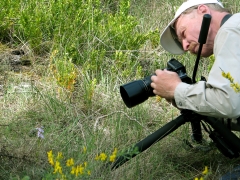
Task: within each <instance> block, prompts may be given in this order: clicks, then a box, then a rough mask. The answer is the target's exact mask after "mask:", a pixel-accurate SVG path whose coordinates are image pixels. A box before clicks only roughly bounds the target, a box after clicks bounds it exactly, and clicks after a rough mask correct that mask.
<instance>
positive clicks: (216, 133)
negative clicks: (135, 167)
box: [111, 110, 240, 170]
mask: <svg viewBox="0 0 240 180" xmlns="http://www.w3.org/2000/svg"><path fill="white" fill-rule="evenodd" d="M186 122H191V123H192V122H196V124H200V122H205V123H207V124H208V125H210V126H211V127H212V129H211V130H210V129H209V130H208V133H209V137H210V138H211V139H212V140H213V142H214V143H215V145H216V147H217V148H218V149H219V151H220V152H221V153H222V154H223V155H225V156H226V157H229V158H231V159H232V158H237V157H239V155H240V139H239V138H238V137H237V136H236V135H235V134H234V133H233V132H232V131H231V130H229V129H228V128H227V127H226V126H225V125H224V124H222V123H221V122H220V121H219V120H217V119H216V118H213V117H207V116H202V115H199V114H196V113H194V112H192V111H189V110H182V112H181V115H180V116H178V117H177V118H176V119H174V120H172V121H170V122H169V123H167V124H165V125H164V126H163V127H161V128H160V129H158V130H157V131H155V132H154V133H152V134H150V135H149V136H147V137H146V138H145V139H143V140H142V141H140V142H138V143H137V144H135V145H134V146H132V147H130V148H129V149H128V150H127V151H125V152H124V153H123V154H122V155H121V156H119V157H117V159H116V161H115V162H114V163H113V164H112V166H111V169H112V170H114V169H116V168H118V167H119V166H121V165H122V164H124V163H125V162H127V161H128V160H130V159H131V158H133V157H135V156H136V155H138V154H139V153H141V152H143V151H145V150H146V149H147V148H149V147H150V146H151V145H153V144H154V143H156V142H158V141H160V140H161V139H163V138H164V137H166V136H167V135H169V134H170V133H172V132H173V131H175V130H176V129H178V128H179V127H180V126H182V125H183V124H185V123H186ZM200 127H201V126H200ZM199 132H200V133H199ZM193 136H194V137H195V138H197V142H199V143H201V141H202V133H201V130H199V129H197V131H194V130H193Z"/></svg>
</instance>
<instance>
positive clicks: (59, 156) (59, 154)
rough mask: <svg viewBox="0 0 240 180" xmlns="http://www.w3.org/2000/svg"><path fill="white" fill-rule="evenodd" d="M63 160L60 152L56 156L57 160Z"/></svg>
mask: <svg viewBox="0 0 240 180" xmlns="http://www.w3.org/2000/svg"><path fill="white" fill-rule="evenodd" d="M62 158H63V155H62V152H58V155H57V160H60V159H62Z"/></svg>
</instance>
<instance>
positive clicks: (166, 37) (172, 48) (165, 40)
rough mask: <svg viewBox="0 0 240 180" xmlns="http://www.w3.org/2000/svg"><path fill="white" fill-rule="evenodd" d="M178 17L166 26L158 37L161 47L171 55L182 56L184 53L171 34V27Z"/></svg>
mask: <svg viewBox="0 0 240 180" xmlns="http://www.w3.org/2000/svg"><path fill="white" fill-rule="evenodd" d="M177 18H178V17H176V18H174V19H173V20H172V21H171V22H170V23H169V24H168V26H167V27H166V28H165V29H164V31H163V33H162V34H161V36H160V43H161V45H162V47H163V48H164V49H165V50H166V51H168V52H170V53H172V54H183V53H184V52H185V51H184V50H183V48H182V45H180V42H178V41H177V40H176V39H174V37H173V35H172V32H171V25H172V24H173V23H174V22H175V21H176V19H177Z"/></svg>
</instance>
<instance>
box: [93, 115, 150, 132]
mask: <svg viewBox="0 0 240 180" xmlns="http://www.w3.org/2000/svg"><path fill="white" fill-rule="evenodd" d="M116 113H122V114H123V115H125V116H126V117H127V118H128V119H129V120H131V121H135V122H137V123H138V124H139V125H140V126H142V127H143V128H145V127H144V126H143V125H142V124H141V123H140V122H138V120H137V119H135V118H131V117H130V116H129V115H128V114H127V113H125V112H123V111H115V112H112V113H110V114H106V115H103V116H100V117H98V118H97V119H96V121H95V123H94V126H93V127H94V131H96V128H97V125H98V122H99V120H100V119H102V118H105V117H108V116H111V115H113V114H116ZM145 129H147V128H145ZM147 130H148V129H147Z"/></svg>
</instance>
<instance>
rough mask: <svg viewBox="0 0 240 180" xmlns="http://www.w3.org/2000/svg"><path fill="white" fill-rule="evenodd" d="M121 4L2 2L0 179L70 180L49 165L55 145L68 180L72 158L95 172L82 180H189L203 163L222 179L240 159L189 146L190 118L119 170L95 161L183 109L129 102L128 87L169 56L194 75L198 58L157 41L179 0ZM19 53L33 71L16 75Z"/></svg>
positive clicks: (201, 71)
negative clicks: (124, 90)
mask: <svg viewBox="0 0 240 180" xmlns="http://www.w3.org/2000/svg"><path fill="white" fill-rule="evenodd" d="M83 2H84V3H83ZM87 2H88V3H89V2H92V4H91V3H89V4H88V3H87ZM121 2H122V3H123V4H122V6H121V7H122V9H121V8H119V4H121V3H120V1H110V0H109V1H102V2H101V3H100V1H74V0H61V1H53V0H50V1H44V0H41V1H31V2H27V1H23V0H21V1H20V0H14V1H4V3H1V5H0V9H1V10H2V11H4V13H1V15H0V20H1V21H0V22H1V23H0V27H1V30H0V39H1V42H2V44H1V45H0V52H1V54H2V55H3V56H2V57H1V60H0V64H1V68H0V73H1V75H0V85H2V86H1V87H2V88H0V107H1V111H0V164H1V166H0V179H34V180H35V179H43V178H45V179H57V178H59V179H60V178H62V176H58V174H54V173H53V167H52V166H51V165H50V164H49V163H48V158H47V152H49V151H50V150H52V151H53V154H54V155H55V157H54V158H56V155H57V153H58V152H62V153H63V159H62V160H61V165H62V167H63V171H64V173H65V174H67V173H68V177H69V178H68V179H73V178H74V177H75V176H71V174H70V169H68V167H66V165H65V161H66V160H67V159H69V158H73V159H74V161H75V164H76V165H79V164H83V163H84V162H87V163H88V165H87V168H86V169H88V170H91V176H88V175H87V174H85V175H82V176H78V178H76V179H79V178H81V177H82V178H83V179H84V178H85V179H116V180H119V179H123V180H125V179H161V180H162V179H166V180H171V179H174V180H176V179H179V180H180V179H181V180H185V179H186V180H191V179H194V178H195V177H200V176H201V172H202V171H203V169H204V167H205V166H208V168H209V174H208V175H207V177H206V178H205V179H217V178H218V177H219V176H220V175H221V174H223V173H225V172H226V171H228V170H229V169H231V168H232V167H234V165H235V164H237V162H238V161H239V159H235V160H230V159H228V158H226V157H224V156H223V155H222V154H221V153H219V152H218V151H217V150H216V149H214V150H212V151H210V152H208V153H206V152H201V151H197V150H196V149H189V148H187V147H186V145H184V143H183V140H184V139H187V140H189V141H190V138H191V137H190V135H191V128H190V126H189V124H185V125H184V126H182V127H180V128H179V129H177V130H176V131H175V132H173V133H172V134H170V135H169V136H167V137H165V138H164V139H162V140H161V141H160V142H158V143H156V144H154V145H153V146H151V147H150V148H149V149H147V150H146V151H145V152H143V153H141V154H139V155H137V156H136V157H135V158H133V159H131V160H130V161H128V162H127V163H125V164H124V165H123V166H121V167H119V168H118V169H116V170H115V171H110V170H109V168H104V162H101V161H96V160H95V157H96V156H97V155H99V154H100V153H102V152H104V153H106V154H107V155H111V153H112V152H113V150H114V148H117V149H118V153H121V152H122V151H123V150H125V149H127V148H129V147H130V146H132V145H133V144H135V143H137V142H139V141H140V140H142V139H144V138H145V137H147V136H148V135H149V134H151V133H153V132H154V131H156V130H158V129H159V128H160V127H162V126H163V125H165V124H166V123H167V122H169V121H171V120H172V119H174V118H175V117H177V116H178V115H179V111H178V110H177V109H176V108H174V107H173V106H171V105H169V104H168V103H167V102H166V101H165V100H162V101H161V102H157V100H156V98H154V97H153V98H149V99H148V100H147V101H145V102H144V103H142V104H140V105H138V106H136V107H134V108H131V109H129V108H127V107H126V106H125V105H124V103H123V101H122V99H121V97H120V93H119V86H120V85H122V84H125V83H127V82H129V81H132V80H135V79H140V78H143V77H145V76H146V75H148V74H151V73H153V72H154V71H155V69H157V68H165V67H166V64H167V61H168V60H170V59H171V58H176V59H178V60H179V61H181V62H182V63H183V64H184V65H185V66H186V68H187V72H188V74H189V75H190V76H191V73H192V69H193V66H194V61H195V57H194V56H192V55H190V54H184V55H181V56H173V55H171V54H169V53H167V52H165V51H164V50H163V49H162V48H161V47H160V46H159V44H158V42H159V36H158V35H159V33H160V32H161V31H162V30H163V28H164V27H165V26H166V25H167V24H168V22H169V21H170V20H171V17H172V16H173V11H174V10H175V9H176V8H177V7H178V6H179V5H180V4H181V2H180V1H172V0H167V1H156V0H150V1H137V0H134V1H131V6H130V9H128V8H129V7H128V4H124V2H126V1H121ZM99 3H100V4H99ZM224 4H226V6H227V7H229V8H230V9H231V10H232V11H233V12H237V11H238V10H239V9H238V7H240V6H239V3H238V2H236V1H233V0H232V1H228V2H224ZM77 7H79V8H77ZM93 7H95V8H96V9H95V11H93V9H94V8H93ZM84 8H85V9H84ZM81 10H82V11H81ZM84 10H86V11H84ZM128 10H129V11H128ZM110 15H113V17H114V18H113V17H112V16H110ZM92 20H93V21H92ZM95 23H96V24H95ZM109 24H110V25H109ZM102 25H104V26H102ZM108 25H109V26H108ZM111 27H115V28H112V29H111ZM120 27H122V29H119V28H120ZM14 49H22V50H24V52H25V54H24V55H23V56H21V59H20V60H21V61H22V60H25V59H27V60H30V61H31V66H30V67H29V66H22V67H21V70H20V71H19V72H14V71H10V70H11V69H12V66H11V64H9V57H10V54H11V53H10V52H11V51H12V50H14ZM66 62H67V63H66ZM208 66H209V62H208V59H204V60H203V61H201V62H200V65H199V71H198V76H199V75H200V74H203V75H204V76H206V77H207V74H208V68H207V67H208ZM73 80H74V81H75V82H74V81H73ZM37 127H44V139H40V138H38V137H37V134H36V131H35V128H37ZM206 139H208V138H207V137H206ZM84 147H85V148H86V152H85V153H84V151H83V148H84Z"/></svg>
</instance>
